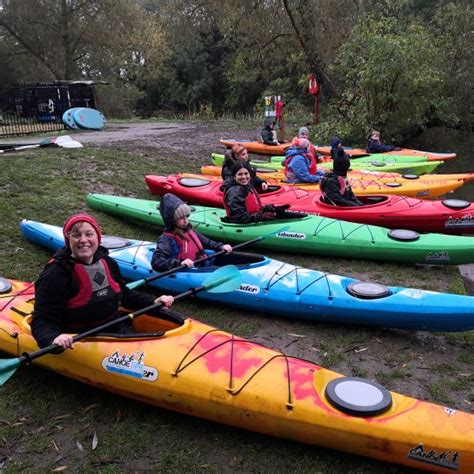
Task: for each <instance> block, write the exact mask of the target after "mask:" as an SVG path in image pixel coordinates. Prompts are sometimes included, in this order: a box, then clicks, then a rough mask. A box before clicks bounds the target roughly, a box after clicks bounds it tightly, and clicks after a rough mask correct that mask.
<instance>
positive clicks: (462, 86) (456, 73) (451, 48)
mask: <svg viewBox="0 0 474 474" xmlns="http://www.w3.org/2000/svg"><path fill="white" fill-rule="evenodd" d="M473 23H474V8H473V6H472V4H471V3H470V2H465V1H460V2H449V3H447V4H446V5H443V6H442V7H441V8H439V10H438V11H437V12H436V16H435V18H434V21H433V30H434V31H435V32H436V47H437V52H438V56H437V58H438V65H439V67H440V68H443V69H444V70H445V71H446V80H445V82H444V84H443V95H445V96H449V97H452V107H453V111H454V113H455V114H456V116H457V118H458V120H459V122H460V123H461V125H462V126H463V128H464V129H467V130H469V129H472V126H473V124H474V99H473V95H472V71H474V54H473V47H472V45H473V44H474V31H473V28H472V25H473Z"/></svg>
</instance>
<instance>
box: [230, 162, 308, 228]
mask: <svg viewBox="0 0 474 474" xmlns="http://www.w3.org/2000/svg"><path fill="white" fill-rule="evenodd" d="M221 189H222V190H223V192H224V207H225V210H226V214H227V217H226V218H225V221H226V222H233V223H236V224H250V223H254V222H260V221H271V220H274V219H288V218H301V217H305V216H306V214H302V213H299V212H287V211H286V210H287V209H288V208H289V207H290V205H289V204H284V205H282V206H275V205H273V204H266V205H262V201H261V200H260V196H259V195H258V193H257V191H256V189H255V187H254V186H252V183H251V179H250V173H249V171H248V169H247V167H246V166H245V165H244V164H243V163H242V162H239V163H236V164H235V165H234V166H233V168H232V179H229V180H227V181H225V182H224V184H223V185H222V188H221Z"/></svg>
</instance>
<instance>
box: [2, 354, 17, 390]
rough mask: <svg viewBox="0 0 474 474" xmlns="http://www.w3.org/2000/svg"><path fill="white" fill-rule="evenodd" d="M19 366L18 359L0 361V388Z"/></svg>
mask: <svg viewBox="0 0 474 474" xmlns="http://www.w3.org/2000/svg"><path fill="white" fill-rule="evenodd" d="M19 365H20V359H4V360H0V386H1V385H3V384H4V383H5V382H6V381H7V380H8V379H9V378H10V377H11V376H12V375H13V374H14V373H15V372H16V369H17V368H18V366H19Z"/></svg>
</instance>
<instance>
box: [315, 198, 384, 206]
mask: <svg viewBox="0 0 474 474" xmlns="http://www.w3.org/2000/svg"><path fill="white" fill-rule="evenodd" d="M317 199H319V202H320V203H321V204H323V205H325V206H329V207H343V208H346V209H357V208H358V206H336V205H334V204H332V203H331V202H328V201H327V200H326V199H325V198H324V196H323V195H321V196H319V198H317ZM357 199H359V201H361V202H362V203H363V204H364V206H373V205H379V204H383V203H386V202H387V201H388V200H389V199H390V197H389V196H357Z"/></svg>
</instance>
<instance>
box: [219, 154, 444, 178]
mask: <svg viewBox="0 0 474 474" xmlns="http://www.w3.org/2000/svg"><path fill="white" fill-rule="evenodd" d="M211 156H212V163H213V164H214V165H217V166H222V164H223V163H224V155H222V154H219V153H213V154H212V155H211ZM276 158H282V159H284V158H285V157H284V156H283V157H280V156H273V157H272V160H273V161H261V160H252V161H251V162H250V163H251V164H252V165H253V166H255V167H256V168H257V169H261V170H274V171H281V170H282V169H283V165H282V161H281V160H279V161H277V160H276ZM367 158H368V157H367ZM391 158H392V156H386V157H384V156H382V157H380V159H378V158H372V159H371V160H368V161H367V162H364V161H362V160H364V158H357V160H351V169H353V170H367V171H386V172H393V173H400V174H415V175H421V174H425V173H431V172H433V171H434V170H435V169H436V168H437V167H438V166H439V165H440V164H442V163H443V162H442V161H420V162H416V163H413V162H410V161H407V162H405V163H403V162H400V163H394V162H390V159H391ZM400 158H406V157H400ZM383 159H385V161H384V160H383ZM318 168H320V169H323V168H324V169H327V170H331V169H332V162H330V161H329V162H325V163H319V164H318Z"/></svg>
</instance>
